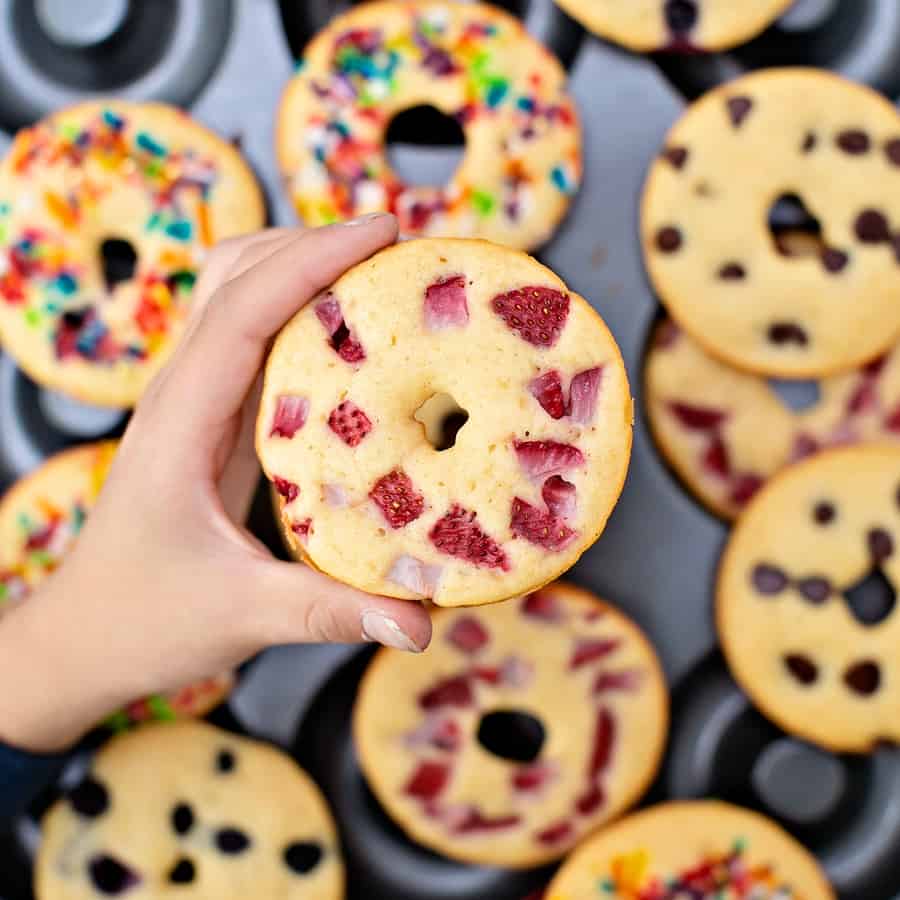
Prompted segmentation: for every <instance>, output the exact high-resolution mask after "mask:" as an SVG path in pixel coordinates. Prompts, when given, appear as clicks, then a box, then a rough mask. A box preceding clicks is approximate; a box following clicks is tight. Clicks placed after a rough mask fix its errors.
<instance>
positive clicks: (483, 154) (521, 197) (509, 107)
mask: <svg viewBox="0 0 900 900" xmlns="http://www.w3.org/2000/svg"><path fill="white" fill-rule="evenodd" d="M419 106H431V107H433V108H435V109H437V110H439V111H440V112H442V113H444V114H445V115H447V116H450V117H452V118H454V119H455V120H456V121H457V122H458V123H459V126H460V127H461V129H462V131H463V134H464V136H465V139H466V150H465V153H464V156H463V158H462V160H461V162H460V164H459V166H458V168H457V170H456V172H455V173H454V174H453V177H452V178H451V179H450V181H449V183H448V184H446V185H445V186H441V187H425V186H415V185H411V184H406V183H404V182H403V180H402V179H401V178H400V177H399V176H398V175H397V174H396V173H395V172H394V171H393V170H392V169H391V167H390V164H389V163H388V161H387V157H386V155H385V137H386V134H387V129H388V126H389V125H390V123H391V120H392V119H393V118H394V116H396V115H397V114H398V113H401V112H403V111H405V110H408V109H411V108H413V107H419ZM277 149H278V158H279V160H280V164H281V168H282V171H283V172H284V176H285V180H286V184H287V188H288V190H289V192H290V194H291V196H292V198H293V200H294V204H295V205H296V207H297V211H298V213H299V215H300V216H301V218H302V219H303V220H304V221H305V222H306V223H307V224H308V225H323V224H326V223H328V222H334V221H338V220H340V219H348V218H351V217H353V216H358V215H360V214H363V213H369V212H375V211H376V210H389V211H390V212H392V213H394V214H395V215H396V216H397V218H398V219H399V220H400V229H401V231H403V232H405V233H407V234H410V235H413V236H421V235H428V236H437V237H481V238H486V239H488V240H492V241H497V242H498V243H501V244H506V245H508V246H511V247H517V248H520V249H529V248H533V247H536V246H538V245H540V244H542V243H544V242H545V241H546V240H547V239H548V238H549V237H550V235H551V234H552V233H553V231H554V230H555V228H556V225H557V224H558V223H559V221H560V219H561V218H562V217H563V215H564V214H565V212H566V209H567V208H568V206H569V202H570V200H571V198H572V195H573V194H574V193H575V192H576V191H577V189H578V185H579V182H580V180H581V129H580V126H579V123H578V117H577V114H576V111H575V107H574V105H573V102H572V100H571V98H570V97H569V96H568V94H567V93H566V75H565V72H564V70H563V68H562V66H561V65H560V64H559V62H558V61H557V59H556V57H554V56H553V55H552V54H551V53H550V51H549V50H547V49H546V48H545V47H543V46H542V45H541V44H540V43H538V42H537V41H536V40H535V39H534V38H532V37H531V36H529V35H528V34H527V33H526V32H525V30H524V28H523V27H522V24H521V22H519V20H518V19H515V18H514V17H512V16H511V15H509V14H508V13H506V12H504V11H503V10H501V9H498V8H496V7H493V6H487V5H484V4H479V3H457V2H447V0H437V2H429V0H421V2H373V3H364V4H360V5H358V6H355V7H354V8H353V9H352V10H351V11H350V12H347V13H345V14H344V15H341V16H338V17H337V18H336V19H334V20H333V21H332V23H331V24H330V25H329V26H328V27H327V28H326V29H325V30H324V31H322V32H320V33H319V34H318V35H317V36H316V37H315V38H314V39H313V40H312V42H311V43H310V44H309V46H308V47H307V48H306V51H305V53H304V55H303V60H302V62H301V64H300V68H299V70H298V72H297V74H296V75H295V76H294V78H293V79H292V80H291V81H290V82H289V84H288V86H287V89H286V90H285V93H284V97H283V99H282V102H281V108H280V111H279V114H278V134H277Z"/></svg>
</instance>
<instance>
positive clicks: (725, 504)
mask: <svg viewBox="0 0 900 900" xmlns="http://www.w3.org/2000/svg"><path fill="white" fill-rule="evenodd" d="M644 383H645V393H644V396H645V398H646V403H647V407H646V408H647V416H648V419H649V422H650V426H651V428H652V430H653V434H654V437H655V438H656V441H657V444H658V445H659V447H660V448H661V450H662V452H663V454H664V455H665V457H666V459H667V460H668V461H669V462H670V463H671V464H672V466H673V468H674V469H675V470H676V471H677V472H678V474H679V475H680V476H681V478H682V479H683V480H684V481H685V483H686V484H687V486H688V488H690V490H691V491H692V492H693V493H694V494H695V495H696V496H697V497H698V498H699V499H700V500H701V501H702V502H703V503H705V504H706V505H707V506H708V507H709V508H710V509H711V510H712V511H713V512H715V513H717V514H718V515H720V516H723V517H725V518H728V519H733V518H734V517H735V516H736V515H738V514H739V513H740V511H741V510H742V509H743V508H744V507H745V506H746V505H747V503H748V502H749V501H750V498H751V497H752V496H753V495H754V494H755V493H756V492H757V491H758V490H759V489H760V488H761V487H762V486H763V484H764V483H765V482H766V480H767V479H769V478H770V477H771V476H772V475H774V474H775V473H776V472H778V471H779V470H780V469H783V468H784V467H785V466H787V465H790V464H792V463H795V462H798V461H799V460H801V459H805V458H806V457H807V456H811V455H812V454H813V453H817V452H818V451H819V450H825V449H827V448H829V447H835V446H843V445H846V444H857V443H864V442H870V441H889V440H900V348H897V347H895V348H894V349H893V350H891V351H890V352H889V353H887V354H886V355H885V356H879V357H877V358H876V359H875V360H873V361H872V362H870V363H867V364H866V365H864V366H862V367H861V368H858V369H856V370H854V371H853V372H848V373H846V374H843V375H833V376H832V377H830V378H826V379H823V380H822V381H821V382H819V399H818V401H817V402H816V403H814V404H813V405H812V406H809V407H807V408H806V409H804V410H803V411H801V412H795V411H794V410H792V409H791V408H790V407H789V406H787V405H786V404H785V403H783V402H782V400H781V399H780V397H779V396H778V394H777V393H776V392H775V390H773V389H772V387H770V385H769V384H768V382H767V381H766V379H765V378H761V377H760V376H758V375H751V374H748V373H747V372H742V371H740V370H739V369H733V368H731V367H730V366H726V365H723V364H722V363H720V362H719V361H718V360H716V359H714V358H713V357H711V356H708V355H707V354H706V353H705V352H704V351H703V350H702V348H701V347H700V346H699V345H698V344H696V343H695V342H694V341H693V340H691V338H690V337H689V336H688V335H687V334H685V333H684V332H683V331H681V330H680V329H679V328H678V326H677V325H675V324H674V323H673V322H672V321H671V320H666V321H665V322H662V323H661V324H660V325H659V326H658V327H657V329H656V331H655V332H654V336H653V340H652V341H651V345H650V349H649V350H648V352H647V358H646V368H645V370H644Z"/></svg>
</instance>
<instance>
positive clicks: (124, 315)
mask: <svg viewBox="0 0 900 900" xmlns="http://www.w3.org/2000/svg"><path fill="white" fill-rule="evenodd" d="M264 218H265V214H264V209H263V204H262V198H261V195H260V192H259V188H258V187H257V185H256V181H255V179H254V177H253V174H252V173H251V171H250V169H249V168H248V166H247V165H246V163H244V161H243V160H242V159H241V157H240V155H239V154H238V153H237V151H236V150H235V149H234V148H233V147H232V146H231V145H230V144H229V143H227V142H226V141H224V140H222V139H221V138H219V137H217V136H216V135H214V134H213V133H212V132H210V131H208V130H207V129H205V128H204V127H202V126H201V125H199V124H197V123H196V122H194V121H193V120H192V119H190V118H189V117H188V116H187V115H186V114H185V113H183V112H181V111H180V110H177V109H175V108H173V107H168V106H163V105H160V104H133V103H126V102H124V101H119V100H116V101H103V102H92V103H85V104H81V105H78V106H73V107H70V108H68V109H64V110H62V111H60V112H58V113H56V114H54V115H52V116H50V117H49V118H47V119H44V120H42V121H41V122H39V123H37V124H36V125H34V126H33V127H31V128H26V129H23V130H22V131H20V132H19V133H18V135H17V136H16V139H15V141H14V142H13V145H12V148H11V149H10V151H9V153H8V154H7V156H6V158H5V159H4V161H3V163H2V165H0V339H2V341H3V345H4V348H5V349H6V350H7V351H8V352H9V353H10V354H11V355H13V356H14V357H15V359H16V361H17V362H18V364H19V365H20V366H21V367H22V368H23V369H24V370H25V371H26V372H27V373H28V374H29V375H30V376H31V377H32V378H34V379H35V381H38V382H39V383H41V384H43V385H45V386H47V387H50V388H53V389H54V390H59V391H63V392H66V393H68V394H71V395H73V396H75V397H77V398H79V399H81V400H83V401H85V402H87V403H93V404H97V405H101V406H121V407H128V406H133V405H134V404H135V403H136V401H137V400H138V398H139V397H140V395H141V393H142V391H143V389H144V388H145V387H146V385H147V383H148V382H149V380H150V379H151V378H152V376H153V375H154V374H155V373H156V371H157V370H158V369H159V368H160V367H161V365H162V364H163V363H164V362H165V360H166V358H167V357H168V356H169V354H170V353H171V351H172V349H173V347H174V345H175V343H176V342H177V340H178V338H179V336H180V334H181V332H182V330H183V328H184V321H185V317H186V315H187V313H188V311H189V309H190V298H191V288H192V286H193V284H194V280H195V277H196V274H197V270H198V269H199V267H200V266H201V264H202V263H203V260H204V257H205V255H206V252H207V250H208V248H209V247H210V246H212V244H214V243H215V242H217V241H219V240H222V239H223V238H227V237H231V236H233V235H236V234H241V233H243V232H247V231H253V230H255V229H257V228H259V227H261V226H262V224H263V222H264ZM110 242H116V243H112V244H111V243H110ZM126 242H127V243H126ZM127 244H130V245H131V249H130V251H129V249H128V247H127ZM109 248H114V249H115V248H118V252H119V254H123V253H124V254H125V256H124V258H123V257H122V256H121V255H120V258H119V260H118V267H119V269H120V270H119V271H117V272H115V273H112V269H111V268H108V269H107V270H105V269H104V266H103V252H104V250H106V249H109ZM129 252H130V253H133V254H136V256H132V257H131V258H130V259H129V258H128V254H129ZM131 270H133V271H131Z"/></svg>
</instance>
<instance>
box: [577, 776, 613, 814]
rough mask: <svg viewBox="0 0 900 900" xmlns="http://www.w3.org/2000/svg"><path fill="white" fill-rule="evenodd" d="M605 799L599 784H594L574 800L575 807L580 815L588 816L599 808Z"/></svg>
mask: <svg viewBox="0 0 900 900" xmlns="http://www.w3.org/2000/svg"><path fill="white" fill-rule="evenodd" d="M605 799H606V797H605V796H604V795H603V789H602V788H601V787H600V785H599V784H595V785H593V786H592V787H591V788H589V789H588V791H587V792H586V793H584V794H582V795H581V796H580V797H579V798H578V800H577V801H576V802H575V808H576V809H577V810H578V812H580V813H581V815H583V816H589V815H591V814H592V813H595V812H596V811H597V810H598V809H599V808H600V806H601V805H602V804H603V801H604V800H605Z"/></svg>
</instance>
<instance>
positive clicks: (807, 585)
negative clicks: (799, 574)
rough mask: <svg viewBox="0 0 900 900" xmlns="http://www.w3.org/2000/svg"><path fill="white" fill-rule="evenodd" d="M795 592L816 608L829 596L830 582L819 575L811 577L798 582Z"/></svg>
mask: <svg viewBox="0 0 900 900" xmlns="http://www.w3.org/2000/svg"><path fill="white" fill-rule="evenodd" d="M797 590H798V591H800V593H801V594H802V595H803V597H804V598H805V599H806V600H809V602H810V603H814V604H815V605H816V606H818V605H820V604H822V603H824V602H825V601H826V600H827V599H828V598H829V597H830V596H831V582H830V581H829V580H828V579H827V578H823V577H822V576H821V575H813V576H811V577H809V578H803V579H801V580H800V581H798V582H797Z"/></svg>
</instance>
